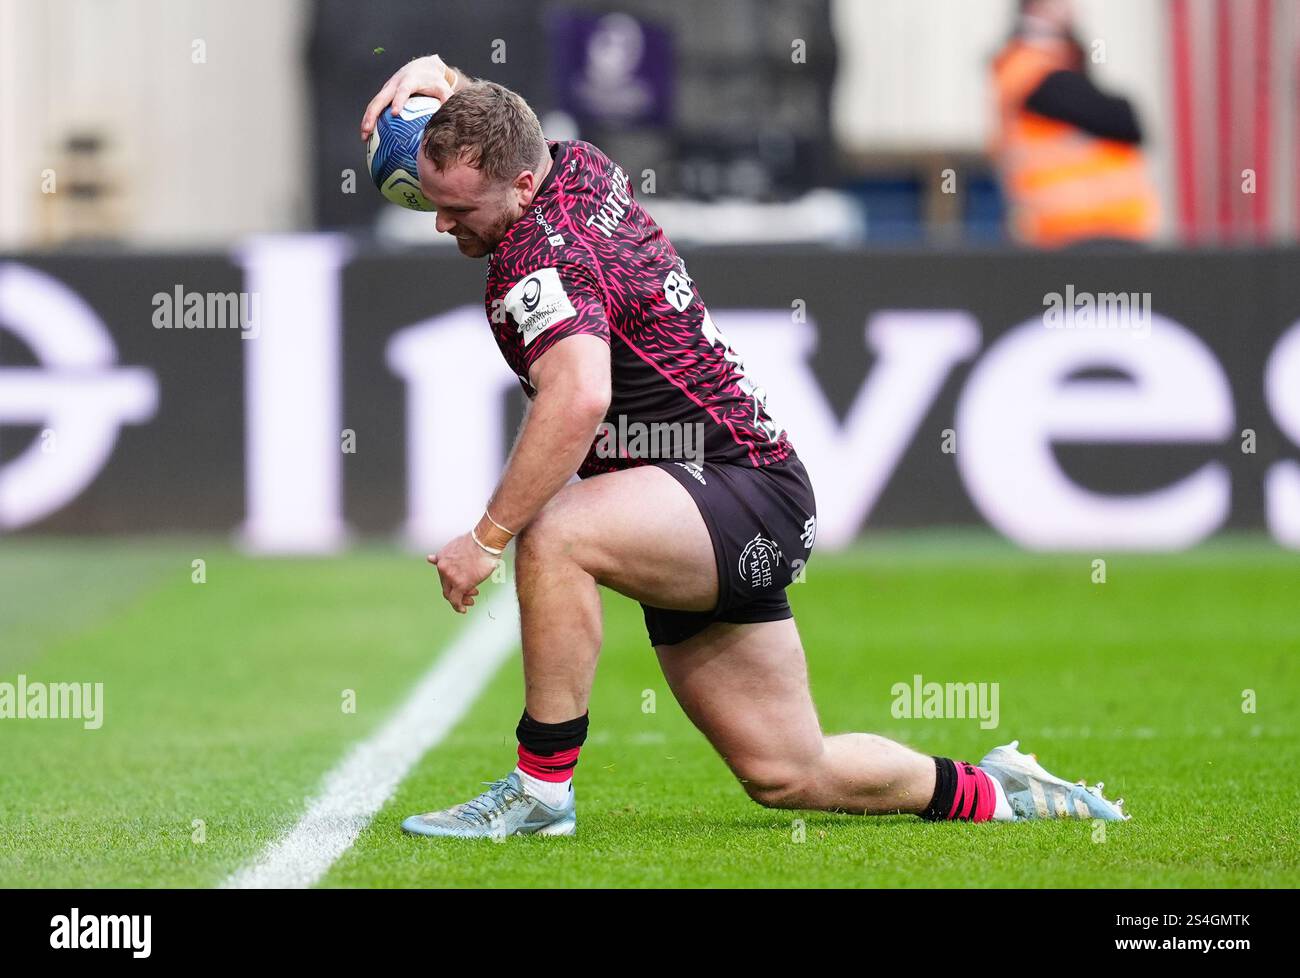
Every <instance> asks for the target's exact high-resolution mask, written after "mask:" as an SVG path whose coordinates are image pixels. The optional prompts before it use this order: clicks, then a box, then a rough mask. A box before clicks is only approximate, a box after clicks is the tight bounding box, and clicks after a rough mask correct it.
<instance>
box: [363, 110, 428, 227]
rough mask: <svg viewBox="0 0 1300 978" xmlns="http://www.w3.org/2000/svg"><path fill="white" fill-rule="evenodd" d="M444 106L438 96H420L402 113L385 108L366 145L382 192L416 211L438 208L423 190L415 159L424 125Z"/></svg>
mask: <svg viewBox="0 0 1300 978" xmlns="http://www.w3.org/2000/svg"><path fill="white" fill-rule="evenodd" d="M440 108H442V103H441V102H440V101H438V100H437V99H436V98H429V97H428V96H425V95H417V96H415V97H414V98H412V99H409V100H408V101H407V103H406V104H405V105H404V106H402V111H401V114H400V115H393V113H392V112H391V111H390V110H389V109H384V111H383V112H381V113H379V121H378V122H376V123H375V131H374V132H372V133H371V134H370V142H368V143H367V144H366V165H367V166H368V167H369V168H370V179H371V180H373V181H375V186H376V187H378V188H379V192H380V193H381V194H383V195H384V197H385V198H387V199H388V200H389V201H391V202H392V203H394V204H398V205H400V206H402V207H406V208H409V209H410V210H413V211H432V210H434V206H433V204H432V203H431V202H430V201H429V199H428V198H427V197H425V196H424V194H422V193H421V192H420V176H419V171H418V170H417V169H416V167H415V160H416V156H417V154H418V153H419V152H420V140H421V139H422V138H423V136H424V126H425V124H426V123H427V122H428V121H429V118H430V117H431V116H432V115H433V114H434V113H435V112H437V111H438V110H439V109H440Z"/></svg>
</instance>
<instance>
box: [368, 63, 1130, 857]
mask: <svg viewBox="0 0 1300 978" xmlns="http://www.w3.org/2000/svg"><path fill="white" fill-rule="evenodd" d="M413 95H427V96H431V97H433V98H437V99H440V100H442V101H443V105H442V108H441V109H440V110H439V111H438V112H437V113H436V114H434V115H433V116H432V117H431V119H430V121H429V123H428V126H427V127H426V129H425V132H424V136H423V141H422V144H421V148H420V154H419V161H418V169H419V178H420V187H421V190H422V191H423V193H424V195H425V196H426V197H427V198H428V199H429V200H430V201H431V202H432V203H433V205H434V206H435V208H436V211H437V217H436V220H437V228H438V230H439V231H440V232H443V233H446V234H451V235H453V236H454V237H455V239H456V246H457V248H459V250H460V252H461V254H463V255H466V256H467V257H470V258H484V257H486V258H487V260H488V261H487V288H486V294H485V297H484V299H485V312H486V314H487V320H488V323H489V325H490V328H491V329H492V332H493V335H494V336H495V338H496V342H497V345H498V346H499V347H500V350H501V353H502V355H503V356H504V357H505V360H506V363H507V364H508V365H509V367H510V369H511V370H512V371H514V373H515V374H516V375H517V376H518V378H519V382H520V384H521V385H522V386H523V389H524V392H525V394H526V395H527V397H528V399H529V406H528V411H527V414H526V417H525V419H524V422H523V426H522V428H521V429H520V432H519V435H518V437H517V440H516V442H515V445H514V447H513V449H512V451H511V453H510V457H509V459H508V461H507V463H506V466H505V471H504V472H503V473H502V476H501V479H500V482H499V483H498V485H497V487H496V490H495V491H494V492H493V493H492V496H491V498H490V499H488V500H487V501H486V505H485V507H484V512H483V515H482V517H481V518H480V519H479V521H478V523H477V524H476V525H475V526H473V527H469V528H467V531H466V532H465V533H464V534H463V535H461V536H459V537H457V538H456V539H454V540H452V541H450V542H449V543H447V544H446V545H445V546H443V547H442V548H441V549H440V550H439V551H438V552H437V553H436V554H433V555H431V556H430V557H429V562H430V563H432V564H433V565H434V566H435V567H436V568H437V570H438V575H439V577H440V579H441V584H442V593H443V596H444V597H445V598H446V599H447V601H448V602H449V603H450V604H451V606H452V607H453V608H454V609H455V610H456V611H457V612H459V613H462V614H464V613H465V612H466V611H467V609H469V608H471V607H473V605H474V599H475V597H476V596H477V595H478V593H479V590H478V589H479V585H480V584H482V583H483V581H484V580H486V579H487V578H488V577H489V576H490V575H491V574H492V571H493V569H494V568H495V567H496V566H497V563H498V561H500V560H501V555H502V552H503V551H504V550H505V548H506V546H507V545H508V544H509V543H510V542H511V541H512V540H514V541H515V545H516V551H515V577H516V590H517V595H518V600H519V613H520V627H521V631H522V645H523V660H524V661H523V665H524V679H525V704H524V711H523V715H522V716H521V718H520V720H519V723H518V726H517V728H516V734H517V737H518V742H519V747H518V762H517V766H516V767H515V769H514V770H513V771H512V772H511V773H510V774H508V775H507V776H506V777H504V778H501V779H499V780H496V781H492V782H487V784H488V785H489V787H488V790H487V791H485V792H483V793H482V794H480V795H478V796H477V797H476V798H473V799H472V800H470V801H467V802H465V803H463V804H459V805H455V806H453V807H451V808H448V809H445V810H442V811H435V812H429V813H426V814H420V815H413V816H411V817H410V818H408V819H406V821H405V822H403V824H402V828H403V829H404V830H405V831H407V832H410V833H414V834H418V835H424V836H451V837H459V838H473V837H484V836H491V837H502V836H507V835H515V834H531V833H538V834H542V835H571V834H573V832H574V831H575V829H576V826H577V817H576V809H575V805H574V792H573V784H572V779H573V772H574V769H575V767H576V766H577V763H578V757H579V754H580V752H581V749H582V745H583V742H584V741H585V739H586V736H587V725H588V711H587V702H588V697H589V695H590V692H591V686H592V681H593V678H594V676H595V672H596V661H597V658H598V656H599V654H600V646H601V605H600V598H599V595H598V591H597V585H603V586H605V587H608V588H612V589H613V590H615V591H617V592H619V593H620V594H624V595H627V596H628V597H630V598H632V599H633V600H635V601H638V602H640V604H641V606H642V608H643V610H644V613H645V624H646V629H647V631H648V632H649V637H650V643H651V645H653V646H654V649H655V652H656V654H657V655H658V658H659V663H660V666H661V668H662V669H663V673H664V676H665V678H666V679H667V681H668V685H669V687H670V688H671V689H672V691H673V694H674V695H675V696H676V697H677V701H678V702H679V703H680V704H681V707H682V709H683V710H684V711H685V713H686V715H687V716H689V717H690V719H691V721H692V722H693V723H694V724H695V725H696V726H697V727H698V728H699V729H700V731H701V732H702V733H703V734H704V736H705V737H706V738H707V739H708V740H709V742H710V743H711V744H712V745H713V747H714V748H715V749H716V750H717V751H718V753H719V754H720V755H721V756H722V758H723V759H724V760H725V762H726V763H727V765H728V766H729V767H730V769H731V770H732V772H733V773H734V774H735V776H736V777H737V778H738V779H739V781H740V782H741V784H743V785H744V789H745V791H746V792H747V793H748V794H749V796H750V797H751V798H752V799H753V800H754V801H756V802H758V803H759V804H761V805H764V806H770V807H779V808H794V809H823V810H828V811H840V812H851V813H862V814H865V815H873V814H886V813H899V812H908V813H913V814H916V815H919V816H921V817H922V818H925V819H931V820H944V819H964V820H970V821H977V822H981V821H989V820H1015V819H1030V818H1042V817H1054V816H1061V817H1071V818H1102V819H1120V818H1123V817H1124V815H1123V812H1122V809H1121V807H1120V806H1121V804H1122V800H1121V801H1120V802H1115V803H1112V802H1110V801H1107V800H1105V799H1104V798H1102V797H1101V792H1100V786H1097V787H1096V788H1088V787H1087V786H1086V785H1085V784H1084V783H1083V782H1080V783H1078V784H1072V783H1070V782H1068V781H1064V780H1062V779H1060V778H1057V777H1054V776H1053V775H1051V774H1048V773H1047V771H1045V770H1043V768H1042V767H1040V766H1039V765H1038V763H1037V761H1036V760H1035V759H1034V757H1033V755H1027V754H1022V753H1021V752H1020V751H1019V750H1018V749H1017V747H1018V743H1017V742H1012V743H1011V744H1009V745H1006V746H1003V747H998V748H996V749H994V750H993V751H992V752H991V753H990V754H989V755H988V756H987V757H985V758H984V760H983V761H981V762H980V764H978V765H974V764H970V763H967V762H965V761H956V760H953V759H951V758H946V757H935V756H930V755H927V754H923V753H918V752H916V751H914V750H912V749H910V748H908V747H905V746H903V745H902V744H898V743H895V742H893V741H890V740H887V739H886V738H884V737H880V736H876V735H874V734H870V733H844V734H838V735H827V734H825V733H823V732H822V729H821V725H820V723H819V721H818V718H817V712H816V710H815V709H814V706H813V701H812V697H811V695H810V693H809V688H808V677H807V668H806V665H805V661H804V652H803V647H802V646H801V644H800V641H799V632H798V630H797V629H796V627H795V622H794V618H793V616H792V614H791V611H790V605H789V603H788V602H787V600H786V595H785V589H786V587H787V586H788V585H789V584H790V583H791V581H792V579H793V576H794V574H795V573H796V571H797V568H799V567H801V566H802V565H803V562H805V561H806V560H807V558H808V556H809V554H810V553H811V551H812V549H813V545H814V542H815V540H816V533H817V508H816V502H815V499H814V496H813V488H812V485H811V484H810V482H809V479H808V474H807V472H806V471H805V470H804V467H803V465H802V464H801V463H800V461H799V458H798V456H797V455H796V454H795V450H794V446H793V445H792V444H791V441H790V439H789V437H788V436H787V435H786V433H785V432H784V431H783V430H782V429H781V427H780V426H779V425H778V424H777V422H776V421H774V420H773V419H772V418H771V417H770V416H769V414H768V412H767V408H766V406H765V403H764V401H765V394H764V391H763V388H762V387H760V386H758V384H757V382H756V381H755V380H754V379H753V378H751V377H750V376H749V375H748V374H747V373H746V371H745V369H744V366H743V363H742V361H741V359H740V357H739V356H738V355H737V353H736V351H735V350H734V349H733V348H732V347H731V345H730V344H729V343H728V341H727V338H726V337H725V336H724V335H723V334H722V333H721V332H720V331H719V329H718V327H717V326H716V325H715V324H714V322H713V320H712V319H711V318H710V316H709V313H708V311H707V309H706V308H705V305H704V301H703V299H702V297H701V294H700V291H699V289H698V288H697V287H696V285H695V283H694V282H693V281H692V279H691V277H690V275H689V273H688V271H687V269H686V267H685V265H684V263H683V261H682V259H681V258H680V257H679V256H678V254H677V252H676V250H675V249H674V248H673V246H672V244H671V243H670V242H669V241H668V238H667V237H666V236H665V235H664V233H663V231H662V230H661V229H660V228H659V226H658V225H657V224H656V223H655V222H654V220H653V219H652V218H651V217H650V215H649V214H648V213H647V212H646V211H645V210H644V209H643V208H642V207H641V206H640V204H638V203H637V201H636V200H635V199H634V195H633V188H632V186H631V183H630V181H629V179H628V175H627V173H626V172H625V171H624V170H623V169H622V168H621V167H619V166H618V165H617V164H616V163H614V162H612V161H611V160H610V159H609V158H608V157H607V156H605V154H604V153H602V152H601V151H600V150H599V149H597V148H596V147H595V146H593V145H591V144H590V143H586V142H580V141H561V142H557V141H549V140H547V139H545V138H544V137H543V134H542V129H541V126H540V124H539V123H538V121H537V117H536V116H535V115H534V114H533V111H532V110H531V109H530V108H529V106H528V104H527V103H526V102H525V101H524V100H523V99H522V98H520V97H519V96H518V95H517V94H515V93H514V92H512V91H510V90H509V89H507V88H505V87H503V86H501V85H498V84H494V83H492V82H488V81H481V80H474V79H471V78H469V77H467V76H466V75H465V74H464V73H463V72H461V71H459V70H457V69H455V68H452V67H449V66H448V65H446V64H445V63H444V62H443V60H442V59H441V58H439V57H438V56H436V55H434V56H430V57H426V58H421V59H417V60H415V61H412V62H410V63H409V64H407V65H406V66H405V67H403V68H402V69H400V70H399V71H398V72H397V73H396V74H394V75H393V77H392V78H391V79H389V81H388V83H387V84H386V85H385V86H384V87H383V88H382V89H381V90H380V92H379V93H378V94H377V95H376V96H375V97H374V99H373V100H371V102H370V104H369V106H368V107H367V109H366V111H365V114H364V116H363V118H362V122H361V135H362V138H363V139H366V138H368V137H369V135H370V133H371V131H372V130H373V128H374V126H375V123H376V119H377V118H378V116H379V113H381V112H383V111H386V110H388V111H392V112H394V113H396V112H397V111H398V109H399V107H400V106H402V105H404V104H405V103H406V100H407V99H408V98H410V97H411V96H413ZM466 369H472V365H468V364H467V365H466ZM602 423H607V424H609V425H611V426H618V425H620V424H621V425H622V428H621V430H629V429H631V427H632V426H633V425H634V424H639V425H643V426H645V427H647V428H648V427H649V426H651V425H654V424H669V425H682V426H683V427H687V426H694V425H698V426H700V428H699V430H700V431H702V432H703V436H704V437H703V444H702V446H701V449H702V450H701V452H700V455H699V457H697V458H694V459H691V460H686V459H681V458H677V459H673V458H650V457H645V456H644V455H643V456H640V457H638V456H637V454H636V453H634V452H632V451H629V450H627V446H623V450H621V451H616V452H609V451H605V452H601V451H598V448H599V447H600V446H599V444H598V439H597V437H596V435H597V432H598V429H599V427H600V426H601V425H602ZM606 443H608V439H606ZM575 474H576V475H578V476H579V477H580V479H579V480H577V481H574V480H573V476H574V475H575Z"/></svg>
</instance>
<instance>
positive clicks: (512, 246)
mask: <svg viewBox="0 0 1300 978" xmlns="http://www.w3.org/2000/svg"><path fill="white" fill-rule="evenodd" d="M550 151H551V156H552V159H553V161H554V163H553V165H552V167H551V170H550V172H549V173H548V174H547V176H546V179H545V181H543V183H542V186H541V188H540V189H539V191H538V193H537V196H536V197H535V198H534V200H533V205H532V207H531V208H530V209H529V211H528V213H526V214H525V215H524V216H523V217H521V218H520V219H519V220H518V221H516V222H515V223H514V224H513V225H511V227H510V228H509V230H507V232H506V235H505V237H504V238H503V239H502V241H501V243H500V244H499V245H497V247H496V248H495V249H494V250H493V252H492V253H491V256H490V258H489V262H488V272H487V291H486V296H485V305H486V309H487V314H488V320H489V321H490V322H491V324H492V331H493V334H494V335H495V337H496V341H497V345H498V346H499V347H500V348H501V352H502V354H503V355H504V356H505V359H506V363H507V364H509V366H510V369H511V370H513V371H514V372H515V374H516V375H517V376H518V377H519V380H520V382H521V383H522V384H523V387H524V391H525V393H527V394H528V395H529V396H530V397H532V396H533V395H534V394H535V393H536V392H535V391H534V390H533V387H532V384H531V383H530V382H529V379H528V370H529V367H531V366H532V364H533V363H534V362H535V361H536V360H537V358H538V357H540V356H541V355H542V354H543V353H545V352H546V351H547V350H549V349H550V348H551V347H552V346H553V345H554V344H555V343H557V342H559V341H560V340H561V339H563V338H564V337H566V336H573V335H575V334H579V333H590V334H592V335H596V336H600V337H602V338H603V339H605V340H606V341H607V342H608V343H609V345H610V356H611V364H612V371H613V376H612V390H613V397H612V400H611V402H610V406H609V413H608V414H607V415H606V423H607V426H608V428H609V429H610V431H611V432H613V431H618V432H619V433H623V432H627V431H637V430H638V426H640V430H645V429H646V428H648V427H650V426H654V425H659V426H664V425H682V426H683V427H686V426H690V428H691V429H692V430H694V431H697V432H700V433H702V436H703V437H702V441H703V445H702V450H699V449H697V451H698V452H699V457H698V460H702V461H708V462H722V463H726V462H729V463H739V464H743V465H750V466H766V465H770V464H772V463H774V462H780V461H783V460H785V459H787V458H789V457H790V456H792V455H793V454H794V450H793V448H792V446H791V445H790V442H789V439H788V438H787V437H786V435H785V432H784V431H783V430H782V429H781V428H780V426H779V425H777V424H775V423H774V422H773V421H772V419H771V418H770V417H769V416H768V414H767V410H766V407H765V406H764V400H765V397H766V395H765V392H764V391H763V388H761V387H759V386H757V384H756V383H755V382H754V381H753V380H752V379H751V378H750V377H749V376H747V375H746V373H745V370H744V365H743V364H742V362H741V360H740V358H739V357H738V356H737V355H736V353H735V351H734V350H732V349H731V348H730V347H729V346H728V344H727V340H726V337H724V336H723V335H722V334H721V332H719V330H718V328H717V326H715V325H714V323H713V320H712V319H711V318H710V316H709V313H708V310H707V309H705V307H704V302H703V301H702V300H701V298H700V295H699V292H698V290H697V289H696V287H695V283H694V282H693V281H692V280H691V277H690V276H689V275H688V274H687V272H686V266H685V264H684V263H683V262H682V259H681V258H680V257H678V255H677V251H676V249H674V248H673V246H672V243H671V242H669V240H668V238H667V237H666V236H665V235H664V233H663V230H662V229H661V228H660V227H659V225H657V224H656V223H655V222H654V220H653V219H652V218H651V217H650V215H649V214H648V213H646V211H645V210H644V208H642V207H641V205H640V204H638V203H637V202H636V200H635V199H633V192H632V188H631V186H630V184H629V181H628V175H627V173H625V172H624V171H623V169H622V167H620V166H619V165H618V164H617V163H614V162H613V161H611V160H610V159H609V157H607V156H606V155H605V154H604V153H602V152H601V151H600V150H598V149H597V148H596V147H595V146H592V145H591V144H590V143H585V142H580V141H574V142H552V143H550ZM600 442H601V438H600V437H599V436H598V437H597V439H596V441H595V442H593V445H592V449H591V451H590V452H588V454H587V458H586V460H585V461H584V462H583V464H582V466H581V468H580V469H579V470H578V474H579V475H581V476H590V475H595V474H598V473H600V472H609V471H614V470H617V469H623V468H628V467H629V466H633V465H641V464H645V463H646V462H649V461H653V460H654V459H652V458H647V457H638V453H637V451H636V450H635V446H633V448H632V449H631V450H628V449H627V446H626V444H624V445H623V447H622V448H620V449H619V450H618V451H616V452H613V453H611V452H610V451H608V446H609V444H610V442H609V440H608V439H607V440H606V442H605V446H604V449H603V450H598V448H599V447H600Z"/></svg>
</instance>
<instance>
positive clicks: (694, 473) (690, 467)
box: [677, 462, 708, 486]
mask: <svg viewBox="0 0 1300 978" xmlns="http://www.w3.org/2000/svg"><path fill="white" fill-rule="evenodd" d="M677 464H678V465H680V466H681V467H682V468H684V469H685V470H686V471H687V472H689V473H690V474H691V478H692V479H694V480H695V481H696V482H698V483H699V484H700V485H702V486H707V485H708V483H707V482H705V481H704V466H703V465H701V464H700V463H699V462H678V463H677Z"/></svg>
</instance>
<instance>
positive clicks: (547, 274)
mask: <svg viewBox="0 0 1300 978" xmlns="http://www.w3.org/2000/svg"><path fill="white" fill-rule="evenodd" d="M505 310H506V313H507V315H508V316H509V317H510V320H511V322H512V323H513V325H514V327H515V329H516V334H515V335H516V340H517V342H518V343H519V344H520V347H521V348H522V353H523V362H524V365H525V367H532V365H533V364H534V363H536V362H537V359H538V358H539V357H540V356H541V355H542V354H543V353H545V352H546V351H547V350H549V349H550V348H551V347H553V346H554V345H555V344H556V343H558V342H559V341H560V340H562V339H564V338H565V337H566V336H577V335H580V334H589V335H592V336H599V337H601V338H602V339H604V340H605V342H606V343H608V342H609V322H608V320H607V319H606V318H605V301H604V296H603V294H602V291H601V286H600V283H599V281H598V280H597V278H596V275H595V274H594V273H593V272H592V271H591V270H590V269H589V268H587V267H586V266H585V265H581V264H577V263H571V262H557V263H556V264H554V265H549V266H547V267H545V268H536V269H534V270H533V271H531V272H529V273H528V274H526V275H522V276H520V277H519V278H518V279H517V280H516V281H515V283H514V284H513V285H511V286H510V289H509V291H507V292H506V296H505Z"/></svg>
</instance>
